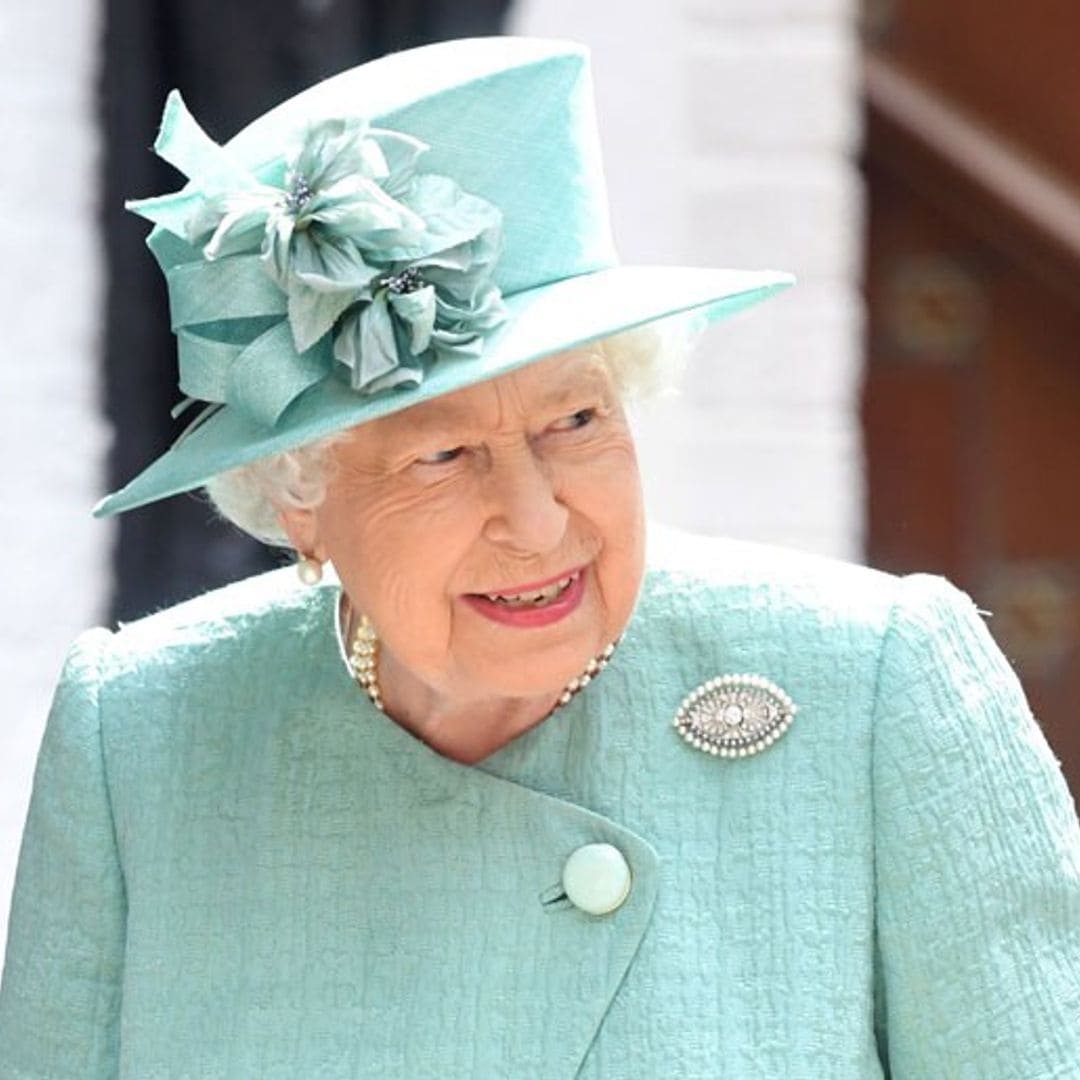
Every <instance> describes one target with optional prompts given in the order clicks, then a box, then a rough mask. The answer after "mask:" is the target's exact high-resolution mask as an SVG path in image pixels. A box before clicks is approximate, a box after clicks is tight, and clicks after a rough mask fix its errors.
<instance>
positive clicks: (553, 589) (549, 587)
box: [463, 566, 588, 627]
mask: <svg viewBox="0 0 1080 1080" xmlns="http://www.w3.org/2000/svg"><path fill="white" fill-rule="evenodd" d="M587 570H588V567H585V566H581V567H578V568H577V569H576V570H570V571H568V572H567V573H565V574H560V575H558V576H556V577H552V578H547V579H546V580H544V581H534V582H530V583H529V584H528V585H514V586H513V587H512V588H509V589H500V590H499V591H498V592H492V593H466V594H465V596H464V597H463V599H464V600H465V602H466V603H467V604H469V606H470V607H472V609H473V610H474V611H477V612H479V613H480V614H481V615H483V616H484V617H485V618H488V619H491V620H492V622H497V623H502V624H503V625H504V626H517V627H536V626H550V625H551V624H552V623H556V622H559V621H560V620H561V619H565V618H566V617H567V616H568V615H569V614H570V613H571V612H573V611H575V610H576V609H577V607H578V605H579V604H580V603H581V600H582V597H583V596H584V595H585V576H586V572H587Z"/></svg>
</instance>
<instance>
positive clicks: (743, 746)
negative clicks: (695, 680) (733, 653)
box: [673, 675, 798, 757]
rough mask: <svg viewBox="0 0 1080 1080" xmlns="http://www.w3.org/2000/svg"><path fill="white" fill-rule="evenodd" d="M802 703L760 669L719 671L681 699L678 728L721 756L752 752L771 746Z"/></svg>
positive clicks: (702, 747) (690, 740)
mask: <svg viewBox="0 0 1080 1080" xmlns="http://www.w3.org/2000/svg"><path fill="white" fill-rule="evenodd" d="M796 712H798V706H797V705H796V704H795V703H794V702H793V701H792V700H791V698H790V697H788V695H787V694H786V693H785V692H784V691H783V690H781V689H780V687H779V686H777V685H776V683H774V682H770V681H769V680H768V679H766V678H764V677H763V676H761V675H720V676H718V677H717V678H715V679H710V680H709V681H708V682H706V683H702V685H701V686H699V687H697V689H695V690H692V691H691V692H690V693H689V694H687V696H686V697H685V698H683V700H682V703H681V704H680V705H679V710H678V712H677V713H676V714H675V719H674V721H673V723H674V726H675V729H676V730H677V731H678V732H679V734H680V735H682V737H683V738H684V739H685V740H686V741H687V742H688V743H690V745H691V746H695V747H697V749H699V750H702V751H704V752H705V753H707V754H713V755H716V756H718V757H748V756H750V755H751V754H756V753H759V752H760V751H761V750H764V749H765V748H766V747H769V746H772V744H773V743H774V742H776V740H777V739H779V738H780V736H781V735H783V734H784V732H785V731H787V729H788V728H789V727H790V726H791V722H792V720H793V719H794V718H795V713H796Z"/></svg>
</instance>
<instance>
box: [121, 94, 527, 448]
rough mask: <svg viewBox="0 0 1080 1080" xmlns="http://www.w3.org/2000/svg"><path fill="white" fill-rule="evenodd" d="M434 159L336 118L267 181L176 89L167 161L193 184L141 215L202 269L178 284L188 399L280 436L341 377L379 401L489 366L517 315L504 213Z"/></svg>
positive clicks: (142, 203)
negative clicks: (483, 359) (497, 276)
mask: <svg viewBox="0 0 1080 1080" xmlns="http://www.w3.org/2000/svg"><path fill="white" fill-rule="evenodd" d="M426 150H427V145H426V144H425V143H422V142H420V141H419V140H418V139H414V138H412V137H411V136H409V135H405V134H403V133H401V132H396V131H389V130H386V129H381V128H374V127H372V126H370V124H369V123H368V122H367V121H366V120H361V119H358V118H345V119H327V120H323V121H320V122H318V123H316V124H313V125H311V126H309V127H308V128H307V129H306V130H305V131H304V132H303V133H302V134H301V135H300V136H298V138H297V140H296V144H295V145H294V146H293V147H291V148H290V149H289V150H288V151H287V152H286V153H284V154H283V155H282V157H281V158H279V159H277V160H275V161H272V162H270V163H268V164H267V165H266V166H264V167H260V168H258V169H256V170H251V169H248V168H247V167H246V166H245V165H243V164H242V163H241V162H240V161H238V160H237V159H236V158H235V157H234V156H233V155H232V154H231V153H230V152H229V150H228V148H226V147H222V146H219V145H218V144H217V143H215V142H214V141H213V140H212V139H211V138H210V137H209V136H208V135H207V134H206V132H204V131H203V129H202V128H201V127H200V126H199V124H198V122H197V121H196V120H195V119H194V117H193V116H192V115H191V113H190V112H188V110H187V107H186V106H185V105H184V102H183V99H182V98H181V97H180V94H179V93H178V92H177V91H175V90H174V91H173V92H172V93H171V94H170V95H169V97H168V99H167V101H166V103H165V111H164V114H163V116H162V122H161V130H160V133H159V134H158V137H157V140H156V141H155V143H154V151H155V152H156V153H157V154H158V156H160V157H162V158H164V159H165V160H166V161H168V162H169V163H170V164H172V165H174V166H176V168H178V169H179V170H180V171H181V172H182V173H184V175H185V176H187V177H188V179H189V181H190V182H189V184H188V185H187V186H186V187H185V188H184V189H183V190H181V191H178V192H175V193H173V194H170V195H161V196H157V197H155V198H150V199H138V200H131V201H129V202H127V203H126V204H125V205H126V206H127V208H128V209H129V210H132V211H134V212H135V213H137V214H139V215H141V216H142V217H145V218H147V219H148V220H150V221H152V222H154V223H155V224H156V225H158V226H160V227H161V228H162V229H165V230H166V231H167V232H169V233H172V234H173V235H174V236H177V237H179V238H180V239H181V240H183V241H185V242H186V243H187V244H188V245H190V247H191V248H193V249H194V250H195V252H196V253H197V255H198V256H200V257H199V258H196V259H193V260H188V261H181V262H179V263H178V264H177V265H174V266H172V267H170V268H169V269H168V270H166V282H167V285H168V290H169V303H170V309H171V312H172V328H173V331H174V332H175V334H176V337H177V345H178V355H179V366H180V389H181V390H182V391H183V393H185V394H186V395H188V397H189V398H190V399H197V400H200V401H205V402H209V403H212V404H217V405H222V404H225V405H229V406H231V407H233V408H236V409H237V410H239V411H241V412H243V413H245V414H246V415H247V416H249V417H250V418H251V419H253V420H255V421H256V422H257V423H259V424H261V425H264V426H272V425H273V424H275V423H276V422H277V420H278V418H279V417H280V416H281V414H282V413H283V412H284V411H285V409H286V408H287V407H288V406H289V404H290V403H291V402H293V401H294V400H295V399H296V398H297V397H298V396H299V395H300V394H302V393H303V392H304V391H305V390H307V389H308V388H309V387H311V386H313V385H314V384H315V383H317V382H319V381H320V380H322V379H324V378H326V377H327V376H328V375H329V374H330V373H331V372H332V370H333V368H334V365H335V364H343V365H345V367H347V368H348V369H349V384H350V386H352V388H353V389H354V390H357V391H360V392H363V393H375V392H377V391H379V390H383V389H386V388H387V387H390V386H397V385H401V384H411V385H418V384H419V383H420V382H421V381H422V380H423V377H424V370H425V368H426V366H427V365H428V364H430V363H432V362H435V361H437V360H439V359H444V358H446V359H448V358H455V357H456V358H462V357H469V356H477V355H479V353H480V352H481V350H482V348H483V341H484V335H485V334H487V333H488V332H489V331H491V330H493V329H494V328H495V327H497V326H498V325H499V324H500V323H502V322H503V321H504V320H505V319H506V314H507V313H506V307H505V305H504V303H503V300H502V294H501V292H500V290H499V287H498V286H497V285H496V284H495V283H494V281H493V280H492V275H493V273H494V267H495V262H496V260H497V258H498V255H499V250H500V246H501V242H502V214H501V213H500V211H499V210H498V209H497V208H496V207H495V206H493V205H492V204H491V203H489V202H487V201H485V200H484V199H481V198H479V197H478V196H475V195H472V194H469V193H467V192H465V191H463V190H462V189H461V188H460V187H459V186H458V185H457V183H456V182H455V181H454V180H452V179H451V178H450V177H447V176H442V175H439V174H436V173H423V172H419V171H418V170H417V161H418V159H419V158H420V157H421V155H422V154H423V153H424V152H425V151H426Z"/></svg>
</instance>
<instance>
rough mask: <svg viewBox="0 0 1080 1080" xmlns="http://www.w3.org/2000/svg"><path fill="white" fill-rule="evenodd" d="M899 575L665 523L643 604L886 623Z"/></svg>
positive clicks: (705, 612) (701, 613)
mask: <svg viewBox="0 0 1080 1080" xmlns="http://www.w3.org/2000/svg"><path fill="white" fill-rule="evenodd" d="M901 580H902V579H901V578H899V577H897V575H895V574H891V573H887V572H885V571H881V570H874V569H872V568H870V567H867V566H863V565H860V564H858V563H853V562H847V561H844V560H842V559H837V558H831V557H828V556H824V555H817V554H814V553H811V552H805V551H799V550H796V549H794V548H784V547H778V546H773V545H769V544H762V543H754V542H751V541H746V540H734V539H730V538H727V537H707V536H698V535H694V534H691V533H686V532H681V531H677V530H674V529H670V528H667V527H660V528H653V529H652V530H651V531H650V535H649V553H648V573H647V575H646V584H645V589H644V590H643V597H642V598H643V601H645V602H646V604H647V605H649V606H650V607H652V608H660V609H662V608H668V609H670V610H671V612H672V614H673V615H683V616H685V615H697V616H698V617H699V618H707V617H709V616H711V615H714V614H717V613H726V614H727V615H728V616H729V617H730V615H731V614H732V612H733V611H744V612H747V613H749V612H758V613H759V614H760V615H761V616H762V617H767V618H771V619H786V620H791V619H809V620H811V621H812V622H814V623H815V624H816V623H819V622H821V621H822V620H824V621H827V622H830V623H832V624H833V625H834V626H835V625H836V624H837V623H838V621H843V622H846V623H868V624H872V625H882V624H884V622H885V621H887V619H888V616H889V612H890V611H891V609H892V607H893V605H894V603H895V602H896V599H897V592H898V588H899V585H900V582H901Z"/></svg>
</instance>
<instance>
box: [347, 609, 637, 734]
mask: <svg viewBox="0 0 1080 1080" xmlns="http://www.w3.org/2000/svg"><path fill="white" fill-rule="evenodd" d="M620 640H622V639H621V638H616V639H615V640H614V641H613V642H611V643H610V644H609V645H607V646H605V648H604V651H603V652H602V653H600V655H599V656H594V657H592V659H590V660H589V662H588V663H587V664H586V665H585V670H584V671H583V672H582V673H581V674H580V675H578V676H577V677H576V678H573V679H571V680H570V682H568V683H567V684H566V689H565V690H563V692H562V693H561V694H560V695H559V700H558V701H556V702H555V704H554V705H553V706H552V708H551V712H549V713H548V714H547V715H548V716H550V715H551V713H553V712H555V711H556V710H557V709H561V708H562V707H563V706H564V705H566V704H568V703H569V701H570V699H571V698H572V697H573V696H574V695H575V694H578V693H580V692H581V691H582V690H584V689H585V687H586V686H588V685H589V683H591V682H592V680H593V679H594V678H595V677H596V676H597V675H598V674H599V673H600V672H601V671H603V670H604V668H606V667H607V666H608V663H609V662H610V660H611V657H612V654H613V653H614V652H615V646H616V645H618V644H619V641H620ZM349 670H350V671H351V672H352V674H353V678H354V679H356V681H357V682H358V683H359V684H360V686H361V687H363V689H364V691H365V692H366V693H367V696H368V697H369V698H371V702H372V704H373V705H374V706H375V708H376V709H378V710H379V711H380V712H385V711H386V710H385V708H384V707H383V696H382V688H381V687H380V686H379V638H378V635H377V634H376V633H375V628H374V627H373V626H372V625H371V621H370V620H369V619H368V617H367V616H366V615H361V616H360V617H359V619H358V620H357V623H356V629H355V630H354V631H353V635H352V641H351V643H350V645H349ZM545 719H547V717H545Z"/></svg>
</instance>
